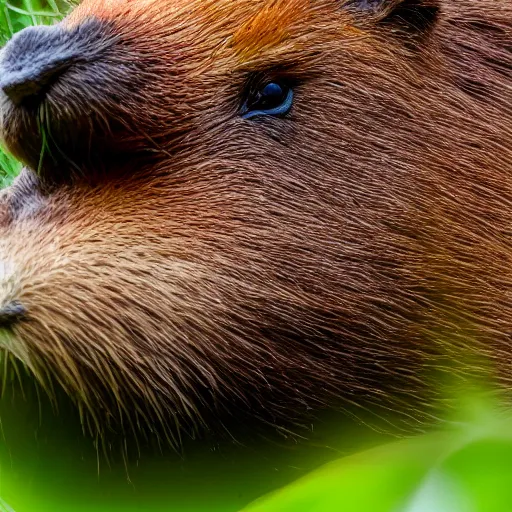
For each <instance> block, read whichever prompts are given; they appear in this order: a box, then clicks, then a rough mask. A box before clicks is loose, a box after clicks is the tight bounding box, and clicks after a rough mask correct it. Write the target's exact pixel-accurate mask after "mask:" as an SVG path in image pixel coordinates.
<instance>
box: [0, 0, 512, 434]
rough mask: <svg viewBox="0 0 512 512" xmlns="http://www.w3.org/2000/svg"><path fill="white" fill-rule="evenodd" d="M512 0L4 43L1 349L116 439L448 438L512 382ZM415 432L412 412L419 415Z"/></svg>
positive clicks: (174, 11)
mask: <svg viewBox="0 0 512 512" xmlns="http://www.w3.org/2000/svg"><path fill="white" fill-rule="evenodd" d="M511 84H512V4H511V2H510V1H508V0H479V1H473V0H438V1H435V0H425V1H422V0H416V1H413V0H403V1H400V0H372V1H368V0H366V1H364V0H351V1H347V0H257V1H254V0H174V1H164V0H108V1H105V0H101V1H100V0H84V1H83V2H82V4H81V5H80V6H79V7H78V8H76V9H75V10H74V11H73V12H72V14H71V15H70V16H69V17H68V18H66V19H65V20H64V21H63V22H61V23H60V24H58V25H55V26H52V27H37V28H30V29H26V30H24V31H23V32H21V33H19V34H17V35H16V36H15V37H14V38H13V39H12V41H11V42H10V43H9V44H8V45H6V46H5V47H4V48H3V50H2V51H1V54H0V89H1V92H0V94H1V96H0V105H1V119H0V125H1V135H2V139H3V141H4V143H5V144H6V146H7V147H8V148H9V149H10V150H11V151H12V153H13V154H14V155H16V156H17V157H18V158H20V159H21V160H22V161H23V162H24V163H25V165H26V168H25V169H24V170H23V172H22V173H21V175H20V176H19V178H18V179H17V181H16V182H15V183H14V184H13V185H12V186H11V187H10V188H9V189H7V190H5V191H4V192H3V196H2V204H1V218H0V226H1V227H0V229H1V239H0V244H1V245H0V262H1V267H0V270H1V273H0V277H1V281H0V283H1V284H0V308H1V310H0V322H1V326H2V329H1V331H0V332H1V336H0V343H1V344H2V348H3V349H4V351H5V352H6V353H7V354H9V357H10V358H12V359H16V360H21V361H22V363H23V364H24V365H26V366H27V367H28V368H29V369H30V370H31V371H32V372H33V373H34V375H35V376H36V378H37V379H39V380H40V382H42V384H43V385H45V386H47V387H48V388H50V387H51V384H49V382H50V381H51V382H53V383H57V384H58V385H59V386H60V387H62V388H63V389H64V390H65V392H66V393H67V394H68V395H69V396H70V397H71V398H72V400H74V401H75V402H76V404H77V406H78V407H79V408H80V409H81V410H82V411H85V412H88V413H89V414H90V417H92V418H93V421H92V422H91V425H93V426H94V428H97V429H99V431H100V432H102V431H104V430H105V429H106V428H107V427H108V426H110V425H114V424H122V425H125V426H126V425H130V427H131V428H134V429H135V430H137V429H139V428H140V429H144V428H145V427H144V426H145V425H148V426H150V427H151V428H154V425H160V426H163V427H164V428H165V429H169V430H173V429H175V426H176V425H179V428H181V429H182V430H183V431H186V432H206V431H214V430H217V429H220V430H222V426H223V425H226V424H227V423H226V422H225V418H234V419H235V420H239V421H241V422H243V423H244V424H245V425H247V427H248V428H249V427H252V426H253V425H256V424H257V423H258V422H260V421H261V422H267V423H270V424H272V425H275V426H276V427H278V428H279V427H283V428H292V429H293V428H294V427H293V425H294V424H295V423H297V424H298V423H300V422H301V421H302V420H304V418H306V417H308V415H313V416H314V414H315V411H319V410H322V409H326V408H327V409H332V410H348V411H350V414H353V415H356V416H357V415H358V411H359V410H360V411H371V414H374V415H375V418H378V417H386V416H389V415H391V414H392V413H393V414H394V415H397V417H398V418H403V419H404V420H405V422H404V424H406V425H407V427H408V428H411V429H412V428H415V427H417V426H421V425H425V424H426V423H428V422H429V421H430V420H431V419H432V418H434V417H435V416H436V414H437V411H438V409H439V407H440V404H442V403H443V400H444V394H443V384H444V383H445V382H447V381H448V380H450V379H453V378H454V377H455V380H457V379H460V380H464V379H468V381H469V379H471V378H476V377H480V376H482V375H487V372H489V373H488V375H489V377H490V378H492V382H494V385H495V386H496V388H497V389H498V388H505V389H506V388H507V387H508V386H509V385H510V380H511V379H510V377H511V376H512V354H511V341H512V340H511V336H512V321H511V320H512V264H511V263H512V262H511V255H512V238H511V237H512V178H511V172H512V87H511ZM397 421H398V422H399V420H397Z"/></svg>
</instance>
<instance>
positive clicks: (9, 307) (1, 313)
mask: <svg viewBox="0 0 512 512" xmlns="http://www.w3.org/2000/svg"><path fill="white" fill-rule="evenodd" d="M26 312H27V310H26V308H25V306H24V305H23V304H21V302H19V301H17V300H14V301H12V302H9V303H8V304H6V305H5V306H3V307H0V328H1V327H9V326H11V325H12V324H14V323H16V322H17V321H19V320H21V319H22V318H23V317H24V316H25V314H26Z"/></svg>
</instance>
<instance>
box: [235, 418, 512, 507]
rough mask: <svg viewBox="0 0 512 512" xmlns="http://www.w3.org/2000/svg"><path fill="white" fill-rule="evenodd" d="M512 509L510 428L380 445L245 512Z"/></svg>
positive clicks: (490, 426) (473, 428) (491, 426)
mask: <svg viewBox="0 0 512 512" xmlns="http://www.w3.org/2000/svg"><path fill="white" fill-rule="evenodd" d="M338 510H340V511H341V510H343V511H344V510H346V511H362V512H364V511H368V512H370V511H371V512H506V511H509V510H512V422H511V421H509V420H507V421H503V422H501V423H496V422H495V421H489V422H488V423H487V424H484V425H483V426H482V424H476V425H475V424H472V425H469V426H465V427H463V428H461V429H457V430H456V431H454V432H446V433H439V434H430V435H425V436H422V437H417V438H415V439H410V440H406V441H401V442H397V443H393V444H390V445H386V446H382V447H379V448H377V449H373V450H370V451H367V452H363V453H359V454H357V455H354V456H351V457H348V458H345V459H341V460H338V461H336V462H333V463H330V464H328V465H326V466H324V467H322V468H320V469H319V470H317V471H315V472H313V473H311V474H309V475H308V476H306V477H304V478H302V479H300V480H298V481H296V482H294V483H293V484H291V485H289V486H287V487H285V488H283V489H280V490H278V491H276V492H274V493H272V494H271V495H269V496H266V497H264V498H261V499H259V500H257V501H256V502H254V503H253V504H252V505H250V506H249V507H247V508H245V509H244V510H243V512H302V511H304V512H306V511H307V512H333V511H338Z"/></svg>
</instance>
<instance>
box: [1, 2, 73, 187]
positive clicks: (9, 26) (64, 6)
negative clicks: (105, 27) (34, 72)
mask: <svg viewBox="0 0 512 512" xmlns="http://www.w3.org/2000/svg"><path fill="white" fill-rule="evenodd" d="M72 3H73V2H71V1H66V0H10V1H8V0H0V46H3V45H4V44H5V43H6V42H7V41H8V40H9V39H10V38H11V37H12V35H13V34H14V33H15V32H18V31H20V30H22V29H24V28H25V27H28V26H31V25H41V24H51V23H55V22H57V21H59V20H60V19H61V18H62V17H63V16H64V14H65V13H66V11H67V10H68V9H69V6H70V5H71V4H72ZM74 3H76V2H74ZM20 168H21V164H20V163H19V162H18V161H17V160H15V159H14V158H13V157H12V156H10V155H8V154H7V153H6V152H5V151H3V150H2V148H1V147H0V188H2V187H5V186H7V185H8V184H9V183H10V182H11V181H12V179H13V178H14V177H15V176H16V175H17V173H18V172H19V170H20Z"/></svg>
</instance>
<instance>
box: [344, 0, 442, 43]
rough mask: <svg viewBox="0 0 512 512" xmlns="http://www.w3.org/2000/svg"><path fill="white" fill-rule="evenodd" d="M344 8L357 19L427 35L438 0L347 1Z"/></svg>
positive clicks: (436, 12)
mask: <svg viewBox="0 0 512 512" xmlns="http://www.w3.org/2000/svg"><path fill="white" fill-rule="evenodd" d="M344 6H345V7H346V8H347V9H349V10H350V11H352V12H353V13H354V15H355V16H356V17H357V18H358V19H364V20H371V21H372V22H373V23H379V24H382V25H387V26H391V27H393V28H395V29H398V31H399V32H401V33H404V32H406V33H409V34H416V35H425V34H426V33H428V32H429V30H430V28H431V27H432V25H433V24H434V22H435V20H436V17H437V14H438V12H439V0H348V1H346V2H344Z"/></svg>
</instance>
